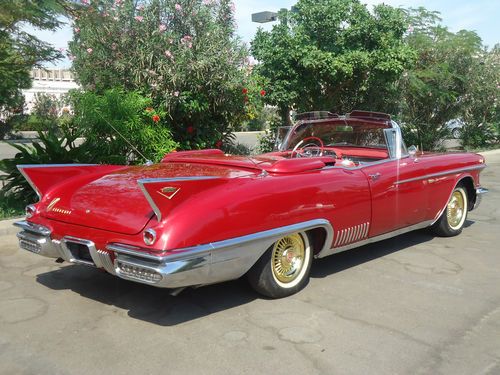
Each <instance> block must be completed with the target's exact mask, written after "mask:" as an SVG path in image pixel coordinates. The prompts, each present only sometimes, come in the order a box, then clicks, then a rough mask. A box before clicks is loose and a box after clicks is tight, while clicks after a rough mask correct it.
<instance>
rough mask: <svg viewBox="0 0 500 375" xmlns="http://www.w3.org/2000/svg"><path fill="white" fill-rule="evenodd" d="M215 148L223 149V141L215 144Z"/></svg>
mask: <svg viewBox="0 0 500 375" xmlns="http://www.w3.org/2000/svg"><path fill="white" fill-rule="evenodd" d="M215 147H217V148H221V147H222V141H221V140H220V139H219V140H218V141H217V142H215Z"/></svg>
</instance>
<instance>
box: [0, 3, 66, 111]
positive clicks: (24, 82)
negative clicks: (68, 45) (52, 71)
mask: <svg viewBox="0 0 500 375" xmlns="http://www.w3.org/2000/svg"><path fill="white" fill-rule="evenodd" d="M64 7H65V2H64V1H63V0H44V1H30V0H10V1H3V2H2V6H1V7H0V113H1V112H5V111H11V110H12V109H14V110H15V109H17V108H19V107H21V106H22V104H23V101H22V98H23V97H22V95H21V92H20V90H21V89H26V88H29V87H30V85H31V78H30V75H29V72H30V70H31V68H33V67H34V66H37V65H40V64H41V63H42V62H44V61H54V60H56V59H58V58H60V57H61V53H60V52H59V51H56V50H54V48H52V46H50V45H49V44H47V43H45V42H42V41H41V40H40V39H38V38H37V37H36V36H34V35H31V34H29V33H28V32H26V31H24V30H23V27H25V25H26V24H29V25H32V26H34V27H36V28H38V29H44V30H53V29H55V28H57V27H59V26H60V25H61V22H60V21H59V19H58V17H59V16H60V15H61V14H63V13H64V12H65V9H64Z"/></svg>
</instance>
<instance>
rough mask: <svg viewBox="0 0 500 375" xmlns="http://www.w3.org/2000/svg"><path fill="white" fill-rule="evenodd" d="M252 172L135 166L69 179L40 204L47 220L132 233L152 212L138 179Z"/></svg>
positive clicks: (230, 175)
mask: <svg viewBox="0 0 500 375" xmlns="http://www.w3.org/2000/svg"><path fill="white" fill-rule="evenodd" d="M255 174H256V171H255V170H248V169H246V170H245V169H244V168H237V167H230V166H227V165H224V166H223V165H220V166H219V165H206V164H196V163H185V162H176V163H168V164H167V163H161V164H155V165H152V166H134V167H129V168H124V169H121V170H119V171H116V172H113V173H110V174H106V175H104V176H102V177H100V178H97V179H95V180H93V181H91V182H88V183H85V184H82V183H81V182H80V181H78V180H72V179H69V180H68V182H66V183H63V184H61V185H59V186H58V187H57V189H54V190H53V191H51V192H50V194H47V196H45V197H44V199H43V200H42V202H41V204H40V206H39V207H40V210H41V212H42V215H43V216H45V217H47V218H49V219H53V220H58V221H62V222H66V223H70V224H77V225H83V226H87V227H91V228H96V229H103V230H106V231H112V232H117V233H122V234H128V235H133V234H137V233H140V232H141V231H142V230H143V229H144V227H145V226H146V225H147V223H148V222H149V220H150V219H151V218H152V217H153V215H154V214H153V210H152V207H151V205H150V204H149V203H148V201H147V199H146V197H145V195H144V193H143V192H142V190H141V189H140V187H139V184H138V183H137V181H138V180H140V179H148V178H153V179H154V178H176V177H190V176H192V177H195V176H197V177H198V176H214V177H218V178H224V179H230V178H236V177H244V176H249V175H255Z"/></svg>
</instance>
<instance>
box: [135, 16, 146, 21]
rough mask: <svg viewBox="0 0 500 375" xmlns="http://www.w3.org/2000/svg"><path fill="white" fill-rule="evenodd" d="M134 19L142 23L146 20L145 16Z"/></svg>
mask: <svg viewBox="0 0 500 375" xmlns="http://www.w3.org/2000/svg"><path fill="white" fill-rule="evenodd" d="M134 19H135V20H136V21H139V22H142V21H143V20H144V17H143V16H135V17H134Z"/></svg>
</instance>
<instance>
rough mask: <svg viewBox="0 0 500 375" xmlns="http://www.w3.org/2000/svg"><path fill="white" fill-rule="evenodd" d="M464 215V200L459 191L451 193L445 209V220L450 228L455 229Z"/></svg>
mask: <svg viewBox="0 0 500 375" xmlns="http://www.w3.org/2000/svg"><path fill="white" fill-rule="evenodd" d="M464 214H465V200H464V197H463V195H462V193H461V192H460V191H455V192H453V195H452V196H451V198H450V201H449V202H448V207H447V209H446V218H447V219H448V224H449V225H450V227H452V228H453V229H455V228H456V227H458V226H459V225H460V223H461V222H462V218H463V216H464Z"/></svg>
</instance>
